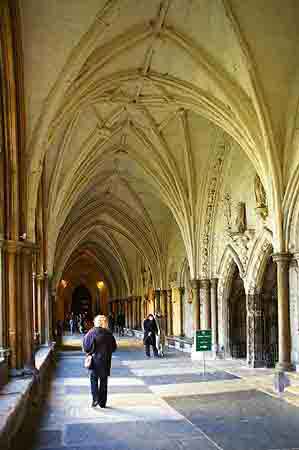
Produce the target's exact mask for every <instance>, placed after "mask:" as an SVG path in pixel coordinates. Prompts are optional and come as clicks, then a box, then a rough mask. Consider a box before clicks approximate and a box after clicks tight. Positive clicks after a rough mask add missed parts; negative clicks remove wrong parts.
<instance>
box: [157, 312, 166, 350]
mask: <svg viewBox="0 0 299 450" xmlns="http://www.w3.org/2000/svg"><path fill="white" fill-rule="evenodd" d="M155 321H156V325H157V329H158V332H157V339H156V346H157V350H158V355H159V356H161V357H163V356H164V355H165V326H166V321H165V317H164V316H162V314H161V313H160V312H157V314H156V315H155Z"/></svg>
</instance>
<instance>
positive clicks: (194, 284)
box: [191, 280, 200, 333]
mask: <svg viewBox="0 0 299 450" xmlns="http://www.w3.org/2000/svg"><path fill="white" fill-rule="evenodd" d="M191 288H192V295H193V330H194V333H195V331H196V330H199V329H200V297H199V295H200V288H199V280H192V281H191Z"/></svg>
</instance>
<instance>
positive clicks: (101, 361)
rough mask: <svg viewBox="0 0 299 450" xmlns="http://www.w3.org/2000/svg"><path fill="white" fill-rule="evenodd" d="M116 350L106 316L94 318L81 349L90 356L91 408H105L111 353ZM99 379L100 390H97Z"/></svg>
mask: <svg viewBox="0 0 299 450" xmlns="http://www.w3.org/2000/svg"><path fill="white" fill-rule="evenodd" d="M116 348H117V345H116V341H115V338H114V336H113V334H112V333H111V331H110V330H109V329H108V320H107V317H106V316H102V315H99V316H96V317H95V318H94V328H92V329H91V330H89V332H88V333H87V334H86V335H85V337H84V340H83V349H84V351H85V352H86V353H87V354H88V355H92V362H91V366H90V369H89V370H90V386H91V395H92V405H91V406H92V407H93V408H94V407H96V406H97V405H100V407H101V408H105V407H106V402H107V388H108V377H109V375H110V369H111V359H112V353H113V352H115V350H116ZM99 379H100V388H99Z"/></svg>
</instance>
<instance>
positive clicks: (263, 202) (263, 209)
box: [254, 174, 268, 220]
mask: <svg viewBox="0 0 299 450" xmlns="http://www.w3.org/2000/svg"><path fill="white" fill-rule="evenodd" d="M254 194H255V201H256V212H257V213H258V214H259V215H260V216H261V217H262V219H263V220H265V219H266V218H267V217H268V206H267V196H266V191H265V189H264V186H263V184H262V182H261V179H260V177H259V176H258V174H256V176H255V179H254Z"/></svg>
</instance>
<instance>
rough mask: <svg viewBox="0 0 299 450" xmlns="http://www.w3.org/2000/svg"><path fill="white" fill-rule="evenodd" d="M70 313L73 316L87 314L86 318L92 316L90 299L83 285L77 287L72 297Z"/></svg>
mask: <svg viewBox="0 0 299 450" xmlns="http://www.w3.org/2000/svg"><path fill="white" fill-rule="evenodd" d="M71 312H72V313H74V314H75V315H78V314H83V313H85V314H87V317H91V316H92V297H91V294H90V292H89V290H88V289H87V287H86V286H84V284H81V285H80V286H77V287H76V288H75V290H74V292H73V295H72V307H71Z"/></svg>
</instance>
